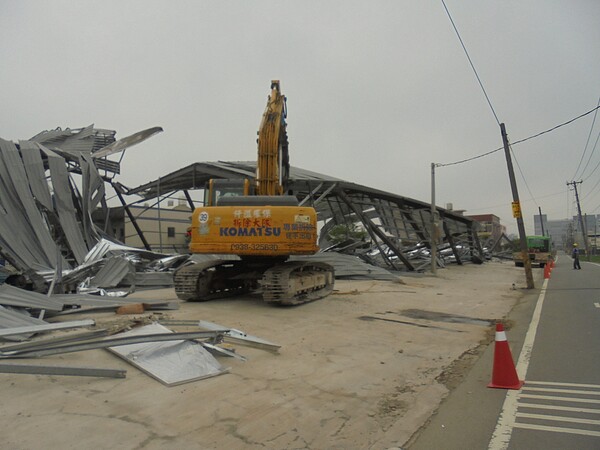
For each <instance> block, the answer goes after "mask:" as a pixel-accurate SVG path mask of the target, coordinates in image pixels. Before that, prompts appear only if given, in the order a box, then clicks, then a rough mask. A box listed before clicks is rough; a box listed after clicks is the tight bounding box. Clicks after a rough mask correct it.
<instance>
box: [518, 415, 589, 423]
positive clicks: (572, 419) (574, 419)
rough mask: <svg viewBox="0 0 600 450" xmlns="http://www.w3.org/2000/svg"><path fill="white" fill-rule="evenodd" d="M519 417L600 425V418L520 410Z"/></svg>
mask: <svg viewBox="0 0 600 450" xmlns="http://www.w3.org/2000/svg"><path fill="white" fill-rule="evenodd" d="M517 417H523V418H526V419H540V420H554V421H556V422H569V423H583V424H586V425H600V420H596V419H578V418H577V417H565V416H549V415H547V414H530V413H521V412H518V413H517Z"/></svg>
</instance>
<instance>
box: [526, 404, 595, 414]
mask: <svg viewBox="0 0 600 450" xmlns="http://www.w3.org/2000/svg"><path fill="white" fill-rule="evenodd" d="M519 408H530V409H551V410H553V411H570V412H579V413H588V414H600V409H592V408H573V407H571V406H558V405H541V404H540V405H538V404H536V403H519Z"/></svg>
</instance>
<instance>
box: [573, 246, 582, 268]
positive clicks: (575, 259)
mask: <svg viewBox="0 0 600 450" xmlns="http://www.w3.org/2000/svg"><path fill="white" fill-rule="evenodd" d="M571 257H572V258H573V269H581V264H579V249H578V248H577V244H573V251H572V252H571Z"/></svg>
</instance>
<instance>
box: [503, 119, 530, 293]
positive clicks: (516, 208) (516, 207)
mask: <svg viewBox="0 0 600 450" xmlns="http://www.w3.org/2000/svg"><path fill="white" fill-rule="evenodd" d="M500 132H501V133H502V143H503V144H504V153H505V155H506V165H507V166H508V178H509V179H510V188H511V190H512V195H513V203H512V208H513V216H514V217H515V219H517V228H518V229H519V242H520V244H521V256H522V257H523V267H525V280H526V281H527V289H534V288H535V285H534V283H533V273H532V272H531V260H530V259H529V252H528V251H527V236H526V235H525V224H524V223H523V215H522V214H521V203H520V202H519V191H518V189H517V181H516V180H515V171H514V169H513V164H512V159H511V157H510V148H509V146H508V136H507V135H506V127H505V126H504V124H503V123H501V124H500Z"/></svg>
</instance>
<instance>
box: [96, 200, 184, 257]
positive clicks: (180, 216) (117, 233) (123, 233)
mask: <svg viewBox="0 0 600 450" xmlns="http://www.w3.org/2000/svg"><path fill="white" fill-rule="evenodd" d="M175 203H177V205H176V206H174V204H175ZM129 211H130V212H131V214H132V216H133V218H134V220H135V222H136V224H137V226H138V227H139V229H140V230H141V232H142V234H143V236H144V238H145V239H146V241H147V243H148V244H149V246H150V247H151V249H152V250H153V251H157V252H161V253H187V252H188V242H189V241H188V238H187V230H188V227H189V226H190V225H191V221H192V218H191V217H192V211H191V209H190V208H189V206H188V205H187V203H185V202H184V201H181V200H180V201H176V200H167V201H162V202H161V208H158V207H157V206H153V207H150V206H142V205H129ZM99 212H100V211H97V212H96V213H95V214H94V215H93V218H94V222H95V223H96V225H98V226H99V227H100V228H101V229H104V228H105V224H106V220H105V219H106V218H104V217H100V215H99ZM106 228H107V229H106V233H107V234H108V235H110V236H113V237H114V238H115V239H117V240H118V241H120V242H122V243H124V244H125V245H128V246H130V247H135V248H144V243H143V241H142V238H141V237H140V235H139V234H138V232H137V230H136V229H135V226H134V225H133V223H132V221H131V220H130V218H129V216H128V214H127V213H126V211H125V208H123V207H122V206H119V207H115V208H110V218H109V221H108V226H107V227H106Z"/></svg>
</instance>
